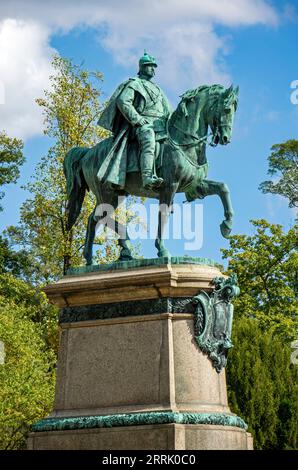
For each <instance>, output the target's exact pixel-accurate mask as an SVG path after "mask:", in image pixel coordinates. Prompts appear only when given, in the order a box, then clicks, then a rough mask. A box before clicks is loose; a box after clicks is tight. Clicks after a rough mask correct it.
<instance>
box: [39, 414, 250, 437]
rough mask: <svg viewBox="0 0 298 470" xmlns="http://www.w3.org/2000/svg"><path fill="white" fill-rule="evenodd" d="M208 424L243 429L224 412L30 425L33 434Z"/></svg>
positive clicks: (79, 419)
mask: <svg viewBox="0 0 298 470" xmlns="http://www.w3.org/2000/svg"><path fill="white" fill-rule="evenodd" d="M171 423H175V424H209V425H217V426H219V425H220V426H234V427H237V428H241V429H244V430H246V429H247V425H246V423H245V422H244V421H243V419H241V418H239V417H238V416H235V415H229V414H226V413H179V412H171V411H161V412H149V413H130V414H115V415H106V416H80V417H75V418H46V419H43V420H41V421H38V422H37V423H36V424H34V425H33V426H32V430H33V431H35V432H45V431H66V430H72V429H92V428H112V427H119V426H141V425H152V424H171Z"/></svg>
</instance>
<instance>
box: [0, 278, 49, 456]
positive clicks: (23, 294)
mask: <svg viewBox="0 0 298 470" xmlns="http://www.w3.org/2000/svg"><path fill="white" fill-rule="evenodd" d="M0 292H1V295H0V341H2V343H3V344H4V348H5V360H4V363H2V364H0V382H1V387H0V403H1V405H0V448H1V449H19V448H23V447H25V445H26V436H27V433H28V431H29V428H30V426H31V424H32V423H33V422H35V421H36V420H38V419H40V418H42V417H44V416H45V415H46V414H47V413H49V412H50V410H51V408H52V403H53V398H54V386H55V363H56V351H57V337H58V335H57V310H56V309H55V308H54V307H52V306H50V305H49V304H48V303H47V300H46V297H45V295H44V294H43V293H42V292H40V291H39V290H37V289H35V288H32V287H30V286H29V285H28V284H26V283H25V282H24V281H22V280H20V279H16V278H14V277H13V276H12V275H11V274H1V275H0Z"/></svg>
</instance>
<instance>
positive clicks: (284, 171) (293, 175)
mask: <svg viewBox="0 0 298 470" xmlns="http://www.w3.org/2000/svg"><path fill="white" fill-rule="evenodd" d="M271 150H272V153H271V155H270V156H269V157H268V161H269V170H268V174H269V175H270V176H277V177H278V179H277V180H276V181H264V182H263V183H261V184H260V189H261V191H262V192H263V193H272V194H280V195H281V196H284V197H286V198H287V199H288V200H289V207H298V140H294V139H292V140H287V141H286V142H283V143H281V144H275V145H273V146H272V147H271Z"/></svg>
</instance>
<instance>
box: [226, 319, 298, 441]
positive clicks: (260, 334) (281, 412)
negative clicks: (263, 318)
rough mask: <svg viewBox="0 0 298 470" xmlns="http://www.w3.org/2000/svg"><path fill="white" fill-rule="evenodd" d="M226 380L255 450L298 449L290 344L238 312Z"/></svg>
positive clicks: (297, 404) (294, 370) (297, 405)
mask: <svg viewBox="0 0 298 470" xmlns="http://www.w3.org/2000/svg"><path fill="white" fill-rule="evenodd" d="M235 317H236V318H235V322H234V325H233V335H232V340H233V344H234V348H233V349H232V350H231V352H230V354H229V360H228V366H227V383H228V397H229V404H230V407H231V409H232V411H233V412H235V413H236V414H238V415H240V416H241V417H242V418H243V419H244V420H245V421H246V422H247V423H248V425H249V428H248V431H250V432H252V434H253V437H254V448H255V449H297V445H298V429H297V421H298V402H297V391H298V385H297V383H298V370H297V367H295V366H294V365H293V364H291V360H290V357H291V349H290V345H289V344H286V343H285V342H284V341H283V340H282V339H281V338H280V337H279V336H278V335H276V334H275V335H274V334H273V333H272V332H268V331H265V332H264V330H263V329H262V328H261V327H260V324H259V322H258V320H257V319H255V318H246V317H244V316H239V315H238V312H237V310H236V314H235Z"/></svg>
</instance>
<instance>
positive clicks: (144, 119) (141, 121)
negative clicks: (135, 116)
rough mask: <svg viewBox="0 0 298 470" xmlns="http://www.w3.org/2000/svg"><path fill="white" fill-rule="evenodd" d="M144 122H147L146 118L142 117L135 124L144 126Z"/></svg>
mask: <svg viewBox="0 0 298 470" xmlns="http://www.w3.org/2000/svg"><path fill="white" fill-rule="evenodd" d="M144 124H148V121H147V119H146V118H144V117H142V118H141V119H140V120H139V122H138V123H137V126H140V127H141V126H144Z"/></svg>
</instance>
